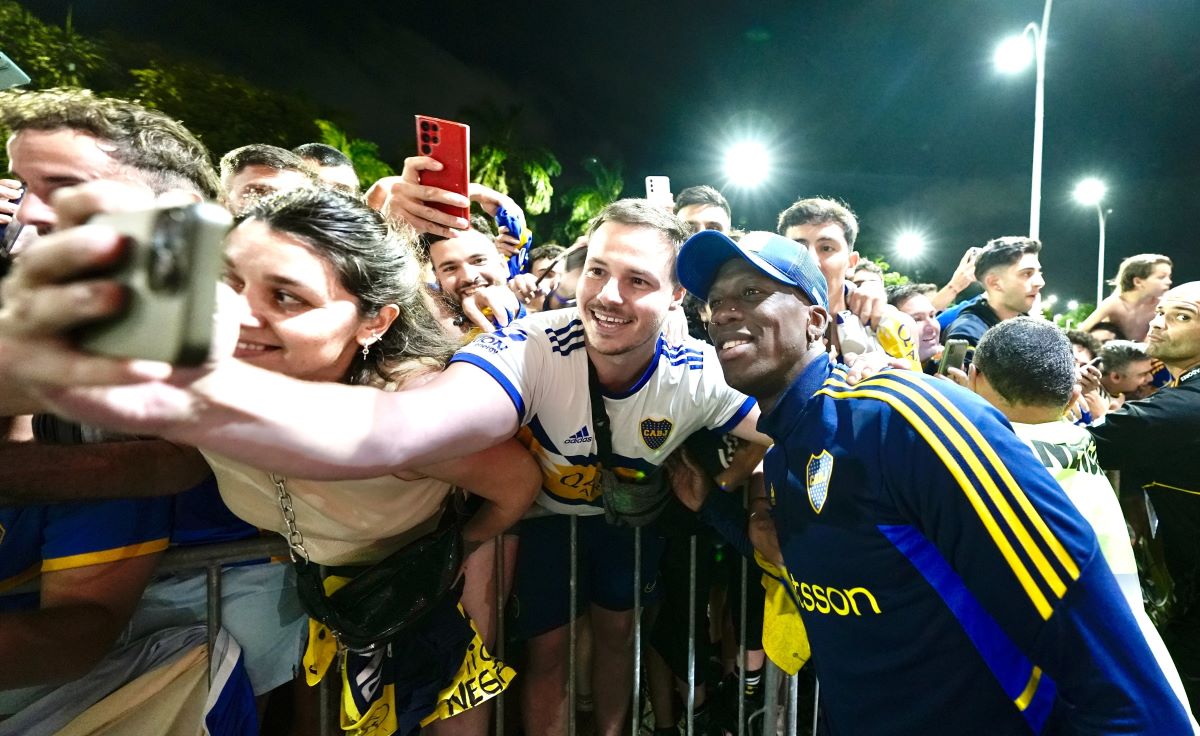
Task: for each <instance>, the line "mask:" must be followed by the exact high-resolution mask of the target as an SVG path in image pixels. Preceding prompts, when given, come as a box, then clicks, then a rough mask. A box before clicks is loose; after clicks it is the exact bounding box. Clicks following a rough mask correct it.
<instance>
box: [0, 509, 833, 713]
mask: <svg viewBox="0 0 1200 736" xmlns="http://www.w3.org/2000/svg"><path fill="white" fill-rule="evenodd" d="M578 535H579V531H578V522H577V517H575V516H572V517H570V541H569V545H570V549H569V559H570V570H571V577H570V584H569V588H568V596H569V601H570V603H569V604H570V608H569V609H568V610H570V611H575V610H576V609H577V607H578V605H577V604H578V595H579V587H578V586H579V584H578V570H579V536H578ZM633 544H634V612H635V615H634V619H633V662H634V672H633V687H632V693H631V708H630V711H631V728H632V733H633V734H639V733H641V732H642V731H641V725H642V724H641V715H642V707H641V704H642V692H641V685H642V678H641V665H642V653H643V650H642V621H641V619H642V613H643V612H642V598H641V593H642V580H641V557H642V532H641V529H635V530H634V537H633ZM697 545H698V540H697V538H696V536H695V535H693V536H691V537H690V538H689V539H688V559H689V565H688V608H689V610H688V653H687V667H688V675H687V687H688V696H687V702H686V714H685V721H686V724H687V725H686V733H687V734H688V736H693V733H694V730H693V721H694V718H695V711H696V702H695V692H696V666H697V662H696V633H697V632H696V627H697V621H696V606H695V601H696V596H697V594H698V591H697V580H696V578H697V572H696V571H697V555H698V547H697ZM287 553H288V549H287V543H286V541H285V540H284V539H283V538H282V537H275V536H272V537H263V538H256V539H248V540H241V541H236V542H226V543H222V544H213V545H203V546H196V547H176V548H171V549H169V550H168V551H167V552H166V553H165V554H164V555H163V558H162V560H161V561H160V562H159V565H158V568H157V570H156V574H158V575H165V574H171V573H178V572H186V571H191V570H204V571H205V577H206V588H207V601H206V609H207V616H208V622H207V624H208V644H209V651H212V647H213V643H214V642H215V641H216V636H217V632H219V631H220V628H221V574H222V570H223V568H224V567H225V566H226V565H229V564H234V563H239V562H248V561H251V560H260V559H265V558H271V557H281V556H284V557H285V556H286V555H287ZM741 566H742V573H743V574H742V576H741V585H740V596H739V605H740V607H741V609H740V613H741V616H740V622H741V624H740V627H739V632H738V639H739V641H738V672H739V677H738V731H737V736H745V733H744V732H745V726H746V724H748V723H754V722H755V721H760V722H761V727H760V730H759V732H760V733H764V734H765V733H777V729H778V724H779V723H780V715H781V714H780V713H779V703H778V693H779V690H780V684H781V680H783V679H786V680H787V698H786V704H785V707H784V709H783V711H782V724H783V730H784V733H786V734H787V735H788V736H796V734H798V733H799V731H798V723H799V720H798V719H799V716H800V714H799V712H798V711H799V679H798V678H797V677H787V678H783V677H782V675H783V673H782V672H781V671H780V670H779V669H778V668H777V667H775V666H774V665H773V664H771V662H770V660H767V662H766V665H765V667H764V673H763V680H764V682H763V688H764V705H763V707H762V708H761V709H760V710H758V711H755V712H753V713H747V712H746V702H745V692H746V680H745V673H746V656H747V652H746V619H747V613H749V612H748V611H747V610H746V593H747V585H748V575H747V574H746V573H747V572H748V570H749V563H748V562H747V561H746V560H745V559H742V560H741ZM494 570H495V575H496V579H495V583H496V586H495V587H496V605H495V609H496V610H495V619H494V622H493V624H494V628H493V630H494V631H495V632H496V636H495V643H494V646H495V649H496V655H497V656H498V657H500V658H503V656H504V606H505V600H504V598H505V596H504V592H505V589H504V585H503V576H504V570H505V551H504V545H503V542H502V540H501V538H499V537H498V538H497V539H496V540H495V567H494ZM36 591H37V581H36V580H35V581H33V582H31V583H27V584H25V585H22V586H20V587H19V588H16V589H15V590H14V591H13V592H14V593H26V592H36ZM577 645H578V625H577V622H576V617H574V616H572V617H571V619H570V623H569V624H568V654H567V733H568V734H569V736H576V734H577V730H578V724H577V722H576V710H575V709H576V704H577V698H578V688H577V683H576V680H575V672H576V669H577V664H578V661H579V655H578V652H577ZM335 679H336V678H329V677H326V678H324V679H322V681H321V683H320V684H319V685H318V688H317V692H318V698H319V706H318V708H319V711H318V714H319V715H318V718H319V719H320V724H319V726H318V728H319V733H321V734H322V736H332V735H333V734H335V733H336V732H337V726H336V724H337V720H338V719H337V713H336V711H335V710H334V704H333V702H331V695H332V693H331V685H330V683H331V682H332V681H333V680H335ZM819 692H820V685H819V683H818V685H817V689H816V691H815V692H814V696H813V702H814V704H815V703H816V702H817V699H818V698H817V695H818V694H819ZM505 699H506V696H505V694H503V693H502V694H501V695H500V696H499V697H497V698H496V707H495V719H494V732H495V734H496V736H504V730H505V729H504V706H505ZM816 730H817V714H816V708H815V707H814V712H813V720H812V726H811V731H810V733H812V734H813V735H814V736H815V734H816Z"/></svg>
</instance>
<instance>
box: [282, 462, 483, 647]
mask: <svg viewBox="0 0 1200 736" xmlns="http://www.w3.org/2000/svg"><path fill="white" fill-rule="evenodd" d="M271 480H272V481H273V482H274V483H275V486H276V489H277V490H278V491H279V499H280V507H281V508H282V509H283V517H284V521H285V522H286V523H287V526H288V533H289V539H288V546H289V548H290V550H291V553H292V564H293V566H294V567H295V570H296V591H297V593H298V595H299V597H300V603H301V605H302V606H304V610H305V612H307V613H308V615H309V616H311V617H312V618H314V619H316V620H317V621H319V622H320V623H322V624H324V625H325V626H326V627H327V628H328V629H329V630H330V631H331V632H332V633H333V635H334V636H335V637H337V640H338V642H340V643H341V644H342V645H343V646H345V647H346V648H347V649H349V650H351V651H356V652H369V651H372V650H374V649H377V648H379V647H382V646H387V645H388V644H390V643H391V642H392V641H393V640H395V639H396V638H398V637H399V636H400V635H402V634H403V633H404V632H405V630H407V629H409V628H410V627H412V626H413V625H414V624H416V623H418V622H420V621H421V619H422V618H423V617H424V616H425V615H426V614H427V613H428V612H429V611H430V610H431V609H433V608H434V604H436V603H438V602H440V601H442V600H443V599H444V598H445V597H446V596H447V595H452V594H453V595H457V594H461V592H462V583H461V580H459V578H460V576H459V571H460V570H461V568H462V564H463V541H462V518H461V513H460V508H459V504H458V503H457V502H456V499H457V497H458V494H457V493H452V494H451V496H450V498H449V499H447V502H446V504H445V505H444V507H443V510H442V516H441V519H440V520H439V521H438V525H437V528H436V529H434V530H433V531H431V532H429V533H428V534H426V535H424V536H422V537H421V538H419V539H416V540H413V541H412V542H410V543H409V544H407V545H405V546H404V547H402V548H400V549H398V550H396V551H395V552H393V553H392V554H390V555H388V556H387V557H385V558H384V559H382V560H380V561H379V562H377V563H375V564H374V565H370V566H367V567H356V566H348V567H339V568H328V569H327V570H328V572H329V573H330V574H335V575H346V576H347V577H350V576H353V577H352V579H351V580H350V582H348V583H346V584H345V585H343V586H342V587H341V588H338V589H337V590H336V591H334V592H333V593H332V594H329V595H326V594H325V582H324V577H325V576H324V575H322V573H321V566H320V565H318V564H317V563H315V562H311V561H310V560H309V559H308V554H307V552H306V551H305V550H304V542H303V537H302V535H301V534H300V532H299V530H298V529H297V528H296V524H295V515H294V514H292V513H291V497H290V495H288V492H287V488H286V482H285V481H284V479H283V478H280V477H278V476H275V475H272V476H271ZM456 582H457V585H456Z"/></svg>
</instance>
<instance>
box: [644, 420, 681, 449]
mask: <svg viewBox="0 0 1200 736" xmlns="http://www.w3.org/2000/svg"><path fill="white" fill-rule="evenodd" d="M674 426H675V425H674V424H673V423H672V422H671V420H670V419H643V420H642V442H645V443H646V447H649V448H650V449H651V450H657V449H658V448H660V447H662V446H663V445H664V444H666V442H667V438H668V437H670V436H671V429H672V428H673V427H674Z"/></svg>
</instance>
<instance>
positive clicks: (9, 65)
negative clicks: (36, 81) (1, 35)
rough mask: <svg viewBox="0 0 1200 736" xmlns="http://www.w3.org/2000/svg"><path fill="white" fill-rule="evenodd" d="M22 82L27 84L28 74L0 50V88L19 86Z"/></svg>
mask: <svg viewBox="0 0 1200 736" xmlns="http://www.w3.org/2000/svg"><path fill="white" fill-rule="evenodd" d="M24 84H29V75H28V74H26V73H25V72H23V71H21V67H19V66H17V65H16V64H14V63H13V60H12V59H10V58H8V57H7V56H5V55H4V52H3V51H0V89H8V88H9V87H20V86H21V85H24Z"/></svg>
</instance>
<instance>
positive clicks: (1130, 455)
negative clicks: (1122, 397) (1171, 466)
mask: <svg viewBox="0 0 1200 736" xmlns="http://www.w3.org/2000/svg"><path fill="white" fill-rule="evenodd" d="M1189 394H1193V392H1192V391H1191V390H1190V389H1172V388H1167V389H1162V390H1161V391H1160V392H1159V393H1156V394H1154V395H1153V396H1151V397H1150V398H1149V399H1144V400H1142V401H1128V402H1126V403H1125V405H1124V406H1122V407H1121V408H1120V409H1118V410H1117V411H1114V412H1112V413H1110V414H1107V415H1105V417H1104V421H1103V422H1101V423H1100V424H1094V425H1092V426H1090V427H1088V431H1089V432H1091V433H1092V437H1093V438H1094V439H1095V440H1096V456H1097V458H1098V459H1099V460H1100V467H1102V468H1104V469H1105V470H1121V469H1123V468H1127V467H1129V466H1141V465H1146V464H1147V463H1149V462H1153V460H1154V458H1161V457H1164V455H1163V453H1164V452H1167V451H1170V450H1185V451H1194V449H1195V441H1196V440H1195V438H1196V436H1197V433H1198V432H1200V411H1197V408H1198V407H1200V400H1196V399H1195V397H1194V394H1193V395H1189Z"/></svg>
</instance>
